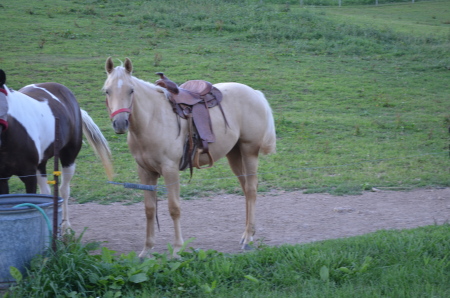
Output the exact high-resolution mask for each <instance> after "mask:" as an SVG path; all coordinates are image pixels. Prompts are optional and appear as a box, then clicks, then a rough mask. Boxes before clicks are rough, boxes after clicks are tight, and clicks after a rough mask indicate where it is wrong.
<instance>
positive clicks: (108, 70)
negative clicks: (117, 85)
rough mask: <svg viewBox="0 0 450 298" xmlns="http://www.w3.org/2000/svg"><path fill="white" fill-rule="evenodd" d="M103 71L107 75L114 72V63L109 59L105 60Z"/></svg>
mask: <svg viewBox="0 0 450 298" xmlns="http://www.w3.org/2000/svg"><path fill="white" fill-rule="evenodd" d="M105 70H106V73H108V74H110V73H111V72H112V71H113V70H114V63H113V61H112V59H111V57H108V59H106V64H105Z"/></svg>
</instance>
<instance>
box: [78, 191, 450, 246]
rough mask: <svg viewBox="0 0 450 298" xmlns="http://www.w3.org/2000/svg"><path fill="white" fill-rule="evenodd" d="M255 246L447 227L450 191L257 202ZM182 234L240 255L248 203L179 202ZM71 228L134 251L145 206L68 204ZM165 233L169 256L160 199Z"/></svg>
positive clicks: (266, 197)
mask: <svg viewBox="0 0 450 298" xmlns="http://www.w3.org/2000/svg"><path fill="white" fill-rule="evenodd" d="M256 205H257V210H256V218H257V220H256V222H257V226H256V234H255V241H260V240H263V243H264V244H266V245H271V246H272V245H281V244H298V243H306V242H313V241H318V240H324V239H332V238H343V237H350V236H355V235H361V234H365V233H370V232H374V231H377V230H382V229H408V228H415V227H419V226H425V225H433V224H443V223H446V222H449V221H450V188H445V189H419V190H413V191H408V192H397V191H376V192H365V193H364V194H362V195H355V196H353V195H352V196H331V195H328V194H303V193H302V192H273V193H266V194H262V195H260V196H259V197H258V201H257V204H256ZM181 206H182V218H181V223H182V229H183V237H184V239H185V240H187V239H189V238H192V237H193V238H195V240H194V241H193V242H192V243H190V244H189V246H188V247H193V248H201V249H205V250H206V249H214V250H217V251H221V252H227V253H239V252H241V249H240V245H239V240H240V237H241V235H242V233H243V231H244V225H245V200H244V198H243V197H242V196H238V195H218V196H215V197H206V198H201V199H196V200H188V201H182V205H181ZM70 212H71V214H70V218H71V223H72V228H73V229H74V230H75V231H76V233H77V234H79V233H81V232H82V231H83V229H84V228H85V227H87V228H88V229H87V231H86V232H85V234H84V236H83V240H84V241H102V242H103V241H105V242H107V243H104V246H106V247H108V248H109V249H112V250H115V251H117V252H118V253H128V252H130V251H136V252H137V253H139V252H140V251H141V250H142V248H143V244H144V235H145V214H144V205H143V203H138V204H133V205H124V204H121V203H114V204H111V205H99V204H94V203H88V204H71V205H70ZM158 216H159V222H160V226H161V230H160V231H159V232H157V233H156V237H157V244H156V246H155V249H154V251H155V252H160V253H162V252H165V251H167V243H169V242H170V243H172V240H173V224H172V220H171V218H170V216H169V214H168V208H167V200H163V201H159V203H158Z"/></svg>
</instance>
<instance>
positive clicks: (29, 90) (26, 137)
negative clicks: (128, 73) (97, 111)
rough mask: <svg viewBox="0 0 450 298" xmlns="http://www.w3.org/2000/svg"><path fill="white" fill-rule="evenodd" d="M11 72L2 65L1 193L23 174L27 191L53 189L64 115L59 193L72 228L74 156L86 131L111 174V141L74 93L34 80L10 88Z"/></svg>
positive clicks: (64, 226)
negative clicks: (51, 166) (50, 171)
mask: <svg viewBox="0 0 450 298" xmlns="http://www.w3.org/2000/svg"><path fill="white" fill-rule="evenodd" d="M5 82H6V75H5V73H4V71H3V70H0V194H8V193H9V186H8V180H9V178H10V177H11V176H13V175H16V176H19V178H20V180H21V181H22V182H23V183H24V184H25V190H26V192H27V193H36V192H37V186H39V189H40V193H42V194H50V192H51V191H50V187H49V185H48V184H47V176H46V165H47V161H48V160H49V159H50V158H51V157H53V154H54V149H53V148H54V141H55V118H56V117H58V118H59V136H60V150H59V158H60V162H61V165H62V171H61V172H62V176H61V185H60V195H61V197H62V198H63V199H64V203H63V218H62V227H61V229H62V231H63V232H65V230H66V229H68V228H69V227H70V222H69V214H68V199H69V196H70V180H71V179H72V177H73V175H74V173H75V159H76V157H77V155H78V153H79V151H80V149H81V146H82V136H83V134H84V135H85V137H86V139H87V140H88V142H89V144H90V145H91V146H92V147H93V149H94V151H95V152H96V154H97V155H98V156H99V157H100V159H101V161H102V163H103V166H104V168H105V171H106V174H107V175H108V177H109V178H110V179H112V175H113V169H112V164H111V153H110V150H109V147H108V142H107V141H106V139H105V138H104V137H103V135H102V133H101V131H100V129H99V128H98V126H97V125H96V124H95V123H94V121H93V120H92V118H91V117H90V116H89V115H88V113H87V112H86V111H84V110H81V109H80V107H79V105H78V102H77V100H76V98H75V96H74V94H73V93H72V92H71V91H70V90H69V89H68V88H67V87H65V86H63V85H61V84H58V83H42V84H33V85H28V86H26V87H23V88H22V89H20V90H19V91H14V90H12V89H9V88H8V87H7V86H6V85H5Z"/></svg>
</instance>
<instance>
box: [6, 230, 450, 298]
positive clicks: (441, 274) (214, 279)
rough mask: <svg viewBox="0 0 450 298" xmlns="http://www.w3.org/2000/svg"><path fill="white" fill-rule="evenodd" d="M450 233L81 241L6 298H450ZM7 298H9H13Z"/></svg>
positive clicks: (44, 262) (39, 262)
mask: <svg viewBox="0 0 450 298" xmlns="http://www.w3.org/2000/svg"><path fill="white" fill-rule="evenodd" d="M449 233H450V226H449V225H448V224H445V225H442V226H428V227H422V228H417V229H412V230H404V231H379V232H376V233H371V234H367V235H364V236H358V237H352V238H348V239H338V240H327V241H321V242H317V243H312V244H306V245H295V246H292V245H284V246H280V247H267V246H265V245H264V244H263V243H262V244H261V243H260V244H259V245H260V247H259V248H258V249H257V250H256V251H254V252H249V253H245V254H238V255H228V254H223V253H218V252H217V251H213V250H208V251H204V250H193V249H192V248H191V249H189V248H187V249H186V250H185V251H184V252H182V253H181V257H180V258H179V259H167V257H166V256H164V255H160V254H155V256H154V258H153V259H146V260H143V261H142V260H139V258H137V257H136V254H134V253H130V254H128V255H120V256H114V255H113V253H114V252H113V251H110V250H108V249H106V248H103V249H102V251H101V254H94V255H92V254H90V251H92V250H93V249H95V248H97V247H96V246H95V244H94V243H89V244H87V245H83V244H81V242H80V239H73V240H72V241H71V242H69V244H64V243H59V249H58V251H57V253H56V254H54V255H51V256H49V257H47V258H45V259H36V260H35V262H34V264H33V265H32V267H31V269H30V271H29V277H28V278H23V277H21V276H20V274H18V276H17V278H18V280H19V283H18V284H17V285H16V286H14V287H12V288H11V289H10V291H9V293H7V294H6V297H39V298H43V297H383V296H386V297H447V296H448V295H449V294H450V288H449V287H448V285H449V283H450V250H449V248H450V243H449V239H448V234H449ZM6 297H5V298H6Z"/></svg>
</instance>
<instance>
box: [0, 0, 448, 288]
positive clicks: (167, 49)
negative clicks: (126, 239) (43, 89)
mask: <svg viewBox="0 0 450 298" xmlns="http://www.w3.org/2000/svg"><path fill="white" fill-rule="evenodd" d="M311 1H313V0H311ZM314 1H316V0H314ZM321 1H322V2H321ZM327 1H328V0H317V1H316V2H313V3H310V2H308V1H307V0H305V1H304V3H305V4H307V5H306V6H304V7H301V6H300V5H297V3H299V1H281V0H280V1H276V0H264V1H260V0H254V1H250V0H247V1H238V0H227V1H218V0H209V1H206V0H191V1H174V0H167V1H163V2H162V1H124V0H85V1H83V0H65V1H49V0H38V1H24V0H15V1H12V0H4V1H2V2H1V3H0V24H2V25H3V26H2V28H4V30H2V41H1V42H0V68H2V69H4V70H5V71H6V73H7V76H8V81H7V85H8V86H9V87H11V88H14V89H19V88H21V87H22V86H24V85H26V84H31V83H36V82H44V81H56V82H59V83H62V84H65V85H67V86H68V87H69V88H71V89H72V90H73V91H74V93H75V94H76V95H77V97H78V99H79V101H80V104H81V106H82V108H83V109H85V110H87V111H88V112H89V113H90V115H91V116H92V117H93V118H94V120H95V121H96V123H97V124H98V125H99V126H100V127H101V129H102V131H103V133H104V134H105V136H106V138H107V139H108V140H109V142H110V145H111V148H112V151H113V156H114V164H115V170H116V173H117V175H116V179H115V181H117V182H138V178H137V174H136V170H135V164H134V161H133V159H132V157H131V156H130V154H129V152H128V148H127V145H126V138H125V136H116V135H114V133H113V131H112V129H111V128H110V123H109V119H108V115H107V112H106V108H105V105H104V97H103V95H102V93H101V87H102V85H103V82H104V79H105V74H104V62H105V60H106V58H107V57H108V56H113V57H114V58H115V59H121V60H123V59H124V58H125V57H130V58H131V59H132V61H133V63H134V66H135V75H136V76H137V77H139V78H142V79H145V80H148V81H154V80H156V79H157V77H156V76H155V75H154V73H155V72H156V71H163V72H165V73H166V74H167V75H168V76H169V77H170V78H172V79H173V80H175V81H176V82H178V83H182V82H184V81H185V80H188V79H207V80H210V81H211V82H223V81H238V82H241V83H245V84H248V85H250V86H252V87H254V88H256V89H259V90H262V91H263V92H264V93H265V94H266V97H267V98H268V100H269V102H270V103H271V105H272V108H273V111H274V116H275V120H276V126H277V135H278V153H277V154H275V155H271V156H267V157H263V158H262V159H261V168H260V173H259V177H260V186H259V190H260V191H269V190H271V189H274V188H278V189H284V190H299V189H300V190H304V191H305V192H330V193H333V194H349V193H359V192H361V191H363V190H367V189H370V188H371V187H378V188H386V189H399V190H401V189H410V188H416V187H447V186H449V180H448V171H449V156H448V154H449V153H448V149H449V148H448V146H449V139H448V130H447V127H448V125H449V124H450V112H449V110H450V109H449V107H450V102H449V101H448V82H449V79H448V78H449V74H450V73H449V71H450V54H449V51H448V49H449V43H450V24H449V23H450V21H449V20H450V12H449V9H450V8H449V7H450V6H449V4H450V1H448V0H445V1H427V2H416V3H414V4H410V3H401V4H392V5H382V6H379V7H375V6H373V5H372V3H373V1H365V0H352V2H351V1H345V0H344V1H343V4H344V5H345V7H341V8H338V7H321V5H329V4H333V5H336V2H337V1H333V2H331V1H329V2H327ZM288 2H289V4H288V5H287V4H286V3H288ZM379 3H385V2H383V1H379ZM347 4H349V5H350V4H351V5H352V6H346V5H347ZM357 4H361V5H357ZM310 5H313V6H310ZM118 61H119V60H116V63H119V62H118ZM77 165H78V166H77V175H76V176H75V177H74V179H73V183H72V196H73V197H74V198H75V199H76V201H77V202H88V201H95V202H99V203H109V202H112V201H124V202H134V201H140V200H141V199H142V194H141V192H139V191H133V190H127V189H123V188H122V187H120V186H116V185H110V184H108V183H106V176H105V175H104V174H103V170H102V169H101V164H100V162H99V161H98V160H97V159H96V157H95V156H94V155H93V153H92V151H91V149H90V148H88V146H87V145H85V146H84V148H83V150H82V152H81V154H80V156H79V158H78V163H77ZM181 179H182V183H183V186H182V195H183V197H184V198H185V199H192V198H196V197H201V196H202V195H204V194H207V193H216V192H230V193H234V192H240V190H239V189H238V183H237V181H236V179H235V177H233V176H232V174H231V171H230V170H229V169H228V167H227V165H226V162H225V161H222V162H220V163H218V164H217V166H216V167H214V168H213V169H210V170H207V171H196V172H195V174H194V178H193V180H192V182H191V183H187V181H188V173H183V175H182V178H181ZM11 184H12V185H11V186H12V189H13V191H15V192H23V188H22V185H21V183H19V181H18V179H12V182H11ZM161 184H162V185H163V182H161ZM161 195H163V196H164V190H163V189H162V191H161ZM448 233H449V226H448V225H443V226H439V227H424V228H420V229H414V230H410V231H390V232H387V231H380V232H377V233H374V234H370V235H365V236H361V237H355V238H351V239H342V240H332V241H324V242H319V243H313V244H308V245H302V246H285V247H281V248H269V247H264V244H261V249H259V250H257V251H255V252H254V253H250V254H245V255H236V256H229V255H223V254H220V253H217V252H215V251H207V252H205V251H201V250H200V251H195V252H194V251H193V252H190V251H189V249H187V250H186V253H184V254H183V255H182V258H181V259H180V260H168V259H167V258H166V257H165V256H155V259H151V260H147V261H145V262H143V263H141V262H139V261H138V260H137V259H136V256H135V255H133V254H130V255H127V256H112V252H110V251H108V250H107V249H106V248H105V249H104V250H103V251H102V253H101V255H92V254H90V249H92V248H93V247H92V245H91V244H88V246H87V247H85V246H83V245H81V244H80V243H77V242H76V241H74V242H72V243H71V244H69V245H68V246H63V245H62V244H61V247H60V250H59V251H58V254H57V255H56V257H49V258H44V259H43V260H36V262H35V263H34V266H33V269H32V270H33V271H32V275H31V277H32V278H28V279H25V280H24V281H23V282H22V283H20V284H19V286H18V287H17V288H15V289H13V291H12V292H10V293H9V294H8V295H10V296H12V297H46V296H48V297H54V296H55V295H56V294H57V295H61V296H64V297H83V296H84V297H99V296H101V297H120V296H122V297H150V296H153V297H169V296H170V297H178V296H183V297H185V296H191V297H209V296H214V297H229V296H236V297H273V296H279V297H305V296H307V297H379V296H388V297H448V296H449V294H450V293H449V288H448V284H449V282H450V281H449V276H450V272H449V268H450V266H449V262H448V258H449V253H448V252H449V249H448V248H449V242H448Z"/></svg>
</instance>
